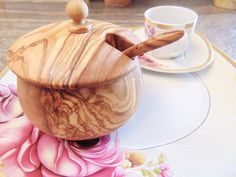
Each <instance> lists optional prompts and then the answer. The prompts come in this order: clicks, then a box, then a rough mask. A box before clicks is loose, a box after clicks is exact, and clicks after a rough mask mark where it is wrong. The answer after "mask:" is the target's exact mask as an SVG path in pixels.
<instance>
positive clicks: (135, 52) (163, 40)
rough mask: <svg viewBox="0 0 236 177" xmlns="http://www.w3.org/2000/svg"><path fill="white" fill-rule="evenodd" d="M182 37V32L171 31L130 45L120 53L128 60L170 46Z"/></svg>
mask: <svg viewBox="0 0 236 177" xmlns="http://www.w3.org/2000/svg"><path fill="white" fill-rule="evenodd" d="M183 35H184V31H172V32H166V33H162V34H158V35H156V36H153V37H151V38H148V39H147V40H145V41H143V42H141V43H138V44H135V45H132V46H130V47H129V48H126V49H125V50H124V51H122V52H123V53H124V54H125V55H127V56H128V57H130V58H132V57H135V56H140V55H143V54H144V53H146V52H149V51H151V50H154V49H157V48H160V47H163V46H165V45H168V44H171V43H172V42H175V41H177V40H179V39H180V38H181V37H183Z"/></svg>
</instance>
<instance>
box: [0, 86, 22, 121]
mask: <svg viewBox="0 0 236 177" xmlns="http://www.w3.org/2000/svg"><path fill="white" fill-rule="evenodd" d="M22 113H23V112H22V109H21V106H20V103H19V100H18V98H17V93H16V88H15V86H13V85H8V86H5V85H3V84H0V123H1V122H6V121H9V120H10V119H12V118H16V117H18V116H20V115H21V114H22Z"/></svg>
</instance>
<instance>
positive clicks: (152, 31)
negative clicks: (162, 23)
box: [145, 23, 156, 37]
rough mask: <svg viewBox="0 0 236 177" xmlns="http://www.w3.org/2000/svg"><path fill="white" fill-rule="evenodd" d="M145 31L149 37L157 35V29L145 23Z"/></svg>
mask: <svg viewBox="0 0 236 177" xmlns="http://www.w3.org/2000/svg"><path fill="white" fill-rule="evenodd" d="M145 31H146V33H147V35H148V36H147V37H152V36H154V35H155V34H156V30H155V27H153V26H151V25H149V24H148V23H145Z"/></svg>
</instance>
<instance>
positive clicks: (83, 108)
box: [17, 58, 142, 140]
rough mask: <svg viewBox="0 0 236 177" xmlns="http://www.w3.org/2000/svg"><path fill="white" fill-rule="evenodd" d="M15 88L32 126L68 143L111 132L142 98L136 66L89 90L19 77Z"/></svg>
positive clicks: (130, 113) (138, 68) (124, 120)
mask: <svg viewBox="0 0 236 177" xmlns="http://www.w3.org/2000/svg"><path fill="white" fill-rule="evenodd" d="M109 59H110V58H109ZM109 59H108V60H109ZM134 62H137V61H136V60H134ZM137 63H138V62H137ZM17 85H18V93H19V98H20V103H21V105H22V108H23V110H24V113H25V114H26V116H27V117H28V118H29V119H30V120H31V121H32V122H33V124H35V125H36V126H37V127H38V128H40V129H41V130H43V131H44V132H46V133H48V134H50V135H53V136H56V137H59V138H63V139H69V140H85V139H92V138H96V137H100V136H103V135H105V134H108V133H111V132H112V131H114V130H115V129H117V128H118V127H120V126H121V125H123V124H124V123H125V122H126V121H127V120H128V118H129V117H130V116H131V115H132V114H133V113H134V112H135V110H136V108H137V105H138V103H139V101H140V97H141V95H142V93H141V92H142V80H141V71H140V67H136V68H135V69H134V70H133V71H131V72H130V73H128V74H127V75H125V76H124V77H122V78H119V79H118V80H115V81H112V82H110V83H107V84H104V85H100V86H97V87H91V88H82V89H75V90H71V89H69V90H68V89H50V88H43V87H38V86H36V85H35V84H32V83H30V82H28V81H25V80H23V79H21V78H19V77H18V80H17Z"/></svg>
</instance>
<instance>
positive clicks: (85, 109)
mask: <svg viewBox="0 0 236 177" xmlns="http://www.w3.org/2000/svg"><path fill="white" fill-rule="evenodd" d="M66 11H67V14H68V16H69V17H70V18H71V19H72V20H67V21H62V22H60V23H53V24H49V25H47V26H44V27H41V28H39V29H36V30H34V31H32V32H30V33H28V34H25V35H23V36H22V37H20V38H19V39H18V40H16V42H15V43H14V44H13V45H12V46H11V47H10V48H9V50H8V66H9V68H10V69H11V70H12V71H13V72H14V73H15V74H16V75H17V87H18V94H19V98H20V103H21V105H22V108H23V110H24V113H25V115H26V116H27V117H28V118H29V119H30V120H31V121H32V122H33V124H34V125H36V126H37V127H38V128H39V129H41V130H42V131H44V132H46V133H48V134H50V135H52V136H56V137H59V138H63V139H68V140H85V139H93V138H96V137H100V136H103V135H105V134H108V133H110V132H112V131H114V130H115V129H117V128H118V127H120V126H121V125H123V124H124V123H125V122H126V121H127V120H128V118H129V117H130V116H131V115H132V114H133V113H134V112H135V110H136V108H137V106H138V103H139V101H140V97H141V94H142V79H141V70H140V66H139V62H138V58H137V57H135V56H137V55H139V54H142V53H144V52H145V51H148V50H150V49H147V48H145V47H143V46H144V44H145V43H141V44H138V45H134V44H137V43H138V42H139V41H138V40H137V37H136V36H135V35H134V34H133V33H132V32H131V31H127V30H125V29H123V28H120V27H119V26H116V25H114V24H111V23H107V22H102V21H96V20H86V19H85V18H86V17H87V15H88V7H87V5H86V4H85V3H84V2H83V1H79V0H73V1H70V2H69V3H68V4H67V7H66ZM168 39H170V38H169V37H168ZM172 41H173V39H172ZM162 42H163V41H162ZM168 42H169V43H170V40H169V41H168V40H167V43H168ZM161 45H165V44H159V46H161ZM155 48H156V46H155ZM139 49H140V50H139Z"/></svg>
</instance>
